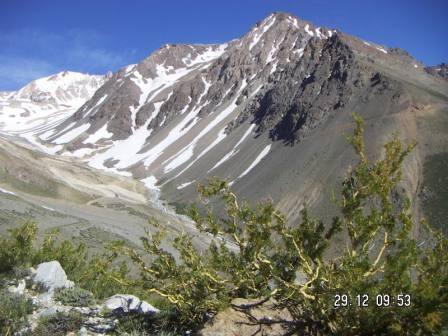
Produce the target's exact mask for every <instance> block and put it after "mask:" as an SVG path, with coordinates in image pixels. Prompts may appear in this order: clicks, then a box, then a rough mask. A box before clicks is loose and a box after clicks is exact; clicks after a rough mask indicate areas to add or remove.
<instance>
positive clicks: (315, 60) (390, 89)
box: [33, 13, 448, 221]
mask: <svg viewBox="0 0 448 336" xmlns="http://www.w3.org/2000/svg"><path fill="white" fill-rule="evenodd" d="M447 109H448V83H447V82H446V81H445V80H443V79H442V78H440V77H439V76H434V75H431V74H429V73H428V72H427V70H426V71H425V68H424V66H423V65H422V64H421V63H419V62H418V61H416V60H415V59H414V58H412V56H410V55H409V54H408V53H407V52H405V51H403V50H401V49H397V48H387V47H384V46H381V45H378V44H375V43H372V42H367V41H363V40H360V39H358V38H355V37H353V36H349V35H346V34H344V33H342V32H339V31H336V30H330V29H326V28H321V27H316V26H314V25H313V24H311V23H308V22H306V21H302V20H300V19H298V18H296V17H294V16H292V15H289V14H284V13H275V14H272V15H270V16H269V17H267V18H266V19H264V20H263V21H261V22H259V23H258V24H257V25H256V26H254V27H253V28H252V29H251V30H250V31H249V32H247V34H245V35H244V36H242V37H241V38H239V39H236V40H232V41H230V42H228V43H225V44H220V45H165V46H163V47H162V48H160V49H159V50H157V51H156V52H154V53H153V54H151V55H150V56H149V57H148V58H146V59H144V60H143V61H141V62H140V63H138V64H135V65H130V66H127V67H125V68H123V69H121V70H120V71H118V72H117V73H115V74H113V75H112V76H111V78H110V79H109V80H108V81H107V82H105V83H104V85H102V86H101V87H100V88H99V89H98V90H97V91H96V92H95V94H94V95H93V96H92V98H91V99H89V100H87V101H86V102H85V103H84V104H83V105H82V106H81V107H80V108H79V109H78V110H77V111H76V112H75V113H73V114H71V115H69V116H66V117H65V119H64V120H63V121H62V122H60V123H59V124H58V125H53V126H52V127H48V128H45V129H35V130H34V132H33V135H34V136H37V138H38V139H40V141H39V146H41V147H42V148H43V149H45V150H47V151H50V152H53V153H59V154H63V155H70V156H75V157H79V158H81V159H82V160H84V161H85V162H87V163H88V164H89V165H90V166H92V167H95V168H100V169H104V170H107V171H112V172H118V173H120V174H125V175H132V176H133V177H134V178H136V179H139V180H142V181H144V182H145V183H146V184H147V186H148V187H149V188H161V190H162V195H163V197H165V198H167V199H168V200H169V201H171V202H178V203H183V202H188V201H191V199H192V197H193V196H192V195H193V193H194V187H195V183H197V182H200V181H204V179H206V178H207V177H210V176H220V177H223V178H227V179H228V180H229V181H230V183H231V184H232V186H233V188H234V189H235V190H236V191H237V192H238V193H239V194H240V195H242V196H243V197H245V198H249V199H251V200H259V199H262V198H266V197H270V198H273V199H274V201H275V202H276V203H277V204H278V205H279V206H280V207H281V208H282V209H283V210H284V211H285V212H286V213H288V214H289V215H290V219H291V220H292V221H293V220H294V219H295V218H296V216H297V214H298V211H299V210H300V209H301V207H302V206H303V203H305V202H306V203H310V204H311V205H312V206H313V207H314V208H315V209H316V211H318V212H319V213H324V214H329V213H331V210H330V209H331V207H332V204H331V202H330V201H329V199H330V188H331V187H332V186H334V183H335V182H336V181H337V180H338V179H340V178H341V177H342V176H343V175H344V174H345V172H346V170H347V168H348V166H349V165H350V164H351V163H352V162H353V159H354V157H353V153H352V152H351V151H349V150H348V146H347V143H346V140H345V137H344V134H345V133H349V132H350V129H351V127H352V117H351V114H352V113H353V112H357V113H359V114H361V115H362V116H363V117H364V118H365V119H366V121H367V125H366V126H367V130H366V132H367V136H368V139H369V152H370V153H371V154H372V155H373V156H376V155H378V154H379V148H380V144H381V143H383V142H384V141H385V140H386V139H388V138H390V136H391V134H392V133H393V132H395V131H398V132H399V133H400V135H401V137H402V138H403V139H404V140H405V141H413V140H417V141H418V142H419V143H420V144H422V145H421V146H420V147H419V149H418V150H417V151H416V152H414V154H413V156H412V157H411V158H410V159H409V160H408V161H407V162H406V167H405V170H406V171H405V182H404V184H403V187H404V188H405V189H406V190H407V191H408V192H409V193H411V194H412V195H414V196H417V195H420V192H421V190H422V189H421V188H422V185H423V184H424V176H425V172H424V169H423V167H424V166H427V165H424V162H425V160H426V158H427V157H428V156H430V155H432V154H438V153H446V152H447V145H448V139H447V137H446V131H447V130H448V123H447V120H448V112H447ZM425 169H426V170H428V169H429V170H431V168H425ZM414 211H415V212H416V213H419V205H418V203H417V204H416V206H415V209H414Z"/></svg>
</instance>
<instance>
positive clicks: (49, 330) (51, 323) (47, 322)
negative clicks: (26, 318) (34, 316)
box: [33, 312, 84, 336]
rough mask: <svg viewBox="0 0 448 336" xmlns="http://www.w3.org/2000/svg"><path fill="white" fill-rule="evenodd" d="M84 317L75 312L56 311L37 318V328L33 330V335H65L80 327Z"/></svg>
mask: <svg viewBox="0 0 448 336" xmlns="http://www.w3.org/2000/svg"><path fill="white" fill-rule="evenodd" d="M83 321H84V317H83V316H82V315H81V314H79V313H76V312H70V313H68V314H63V313H56V314H54V315H51V316H46V317H43V318H41V319H40V320H39V324H38V326H37V328H36V329H35V330H34V331H33V335H35V336H48V335H51V336H65V335H67V333H69V332H72V331H78V330H79V329H80V328H81V327H82V323H83Z"/></svg>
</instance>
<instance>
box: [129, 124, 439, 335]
mask: <svg viewBox="0 0 448 336" xmlns="http://www.w3.org/2000/svg"><path fill="white" fill-rule="evenodd" d="M355 120H356V128H355V130H354V133H353V135H352V136H350V137H348V140H349V142H350V144H351V145H352V147H353V148H354V150H355V151H356V153H357V155H358V157H359V161H358V163H357V164H356V165H355V166H354V167H353V168H351V169H350V171H349V173H348V175H347V177H346V178H345V179H344V180H343V182H342V185H341V188H340V196H339V199H338V200H337V204H338V206H339V210H340V211H339V213H340V215H339V216H337V217H335V218H334V219H333V220H332V222H331V223H329V224H327V225H325V224H324V223H323V222H322V221H320V220H318V219H315V218H313V217H312V216H311V215H310V213H309V211H308V210H307V209H306V208H305V209H304V210H303V211H302V213H301V223H300V225H295V226H288V225H287V224H286V220H285V216H284V215H283V214H282V213H281V212H280V211H278V210H276V209H275V207H274V206H273V204H272V203H271V202H269V201H268V202H264V203H260V204H258V205H257V206H256V207H251V206H250V205H249V204H247V203H245V202H239V201H238V199H237V197H236V196H235V194H234V193H233V192H232V191H231V190H230V189H229V186H228V184H227V183H226V182H225V181H220V180H211V181H210V182H209V184H208V185H206V186H199V192H200V194H201V195H202V197H203V199H204V201H205V202H204V203H205V206H204V207H202V208H199V207H198V206H193V207H192V208H191V210H190V216H191V217H192V218H193V219H194V220H195V222H196V223H197V227H198V229H199V230H200V231H202V232H207V233H209V234H210V236H211V238H210V244H209V248H208V249H207V250H205V251H201V250H200V249H198V248H196V247H195V245H194V242H193V240H192V238H191V237H189V236H187V235H180V236H178V237H176V238H175V239H174V241H173V246H174V247H175V249H176V252H175V253H170V252H168V251H167V250H165V249H163V248H162V247H161V246H162V242H163V241H164V232H163V230H160V231H159V232H157V233H155V234H152V235H149V236H148V237H146V238H143V239H142V241H143V245H144V248H145V251H146V252H147V253H149V254H150V255H151V257H152V261H151V262H147V261H146V259H145V255H141V254H139V253H137V252H136V251H135V250H132V249H128V248H127V249H124V250H125V252H126V253H127V254H128V255H130V256H131V257H132V259H133V260H134V261H135V262H136V263H137V264H138V265H139V266H140V270H141V273H142V286H143V287H145V288H147V290H148V291H149V292H151V293H156V294H158V295H160V296H162V297H164V298H166V299H167V300H168V301H169V302H170V303H171V304H172V306H173V307H174V310H175V311H176V314H177V316H179V319H180V322H181V325H183V326H185V327H190V328H191V327H193V328H194V326H197V325H201V324H202V323H203V322H204V321H205V320H207V319H208V318H209V317H210V316H211V315H213V314H215V313H216V312H218V311H219V310H220V309H222V308H223V307H226V306H227V305H229V304H230V302H231V300H232V299H233V298H237V297H246V298H259V299H260V300H261V301H265V300H267V299H274V300H275V302H276V304H277V305H278V307H279V309H281V308H286V309H287V310H288V311H289V313H290V315H291V316H292V320H290V321H278V322H279V323H284V324H285V326H286V327H287V328H288V329H289V330H290V332H291V333H298V334H301V335H327V334H334V335H426V334H432V333H437V332H441V330H442V328H443V325H444V324H446V322H447V320H446V319H447V303H448V290H447V284H448V252H447V240H446V238H445V237H444V236H443V235H442V234H441V233H439V232H433V231H431V230H430V229H429V227H428V226H427V225H426V224H425V223H424V222H422V223H420V224H419V225H418V227H420V228H427V229H428V230H429V231H430V232H429V233H427V234H426V236H425V239H426V240H425V241H423V242H421V243H418V242H417V241H416V239H414V238H413V231H412V230H413V228H415V227H417V226H416V223H414V222H413V219H412V217H411V212H410V202H409V200H407V199H405V200H404V201H401V202H400V201H397V197H396V194H397V192H396V191H397V185H398V183H399V182H400V179H401V166H402V163H403V160H404V159H405V158H406V156H407V155H408V154H409V153H410V152H411V151H412V149H413V147H414V146H413V145H411V146H408V147H406V148H404V147H403V145H402V143H401V142H400V141H399V140H398V139H397V138H396V137H394V139H393V140H391V141H390V142H388V143H386V144H385V146H384V155H383V158H382V159H379V160H378V161H376V162H371V161H370V159H369V158H368V157H367V154H366V151H365V147H364V135H363V133H364V129H363V121H362V120H361V118H359V117H357V116H355ZM216 197H219V198H220V199H221V200H222V201H223V204H224V209H225V213H224V216H221V217H220V218H217V216H215V213H216V212H215V211H214V210H213V208H212V207H211V206H209V204H210V200H213V199H215V198H216ZM201 209H202V210H201ZM204 209H205V210H204ZM337 235H338V236H340V237H343V238H344V241H346V245H345V246H343V247H340V248H339V250H340V253H338V255H336V256H334V255H333V256H332V255H329V253H328V251H329V246H330V245H331V243H332V242H334V241H335V239H334V238H335V236H337ZM336 295H346V297H347V298H348V300H349V302H351V305H347V306H343V307H335V297H336ZM358 295H359V296H360V298H361V299H364V298H366V295H368V297H369V300H368V305H367V306H360V305H358ZM378 295H381V297H380V299H381V298H384V297H383V296H382V295H388V297H389V300H388V301H389V304H388V305H387V302H386V301H387V298H386V299H383V300H379V302H378V303H377V296H378ZM406 295H409V297H408V296H406ZM404 298H406V300H404ZM408 299H410V306H408V305H407V303H408V302H407V300H408ZM360 301H361V300H360ZM362 301H363V300H362ZM404 301H406V302H404Z"/></svg>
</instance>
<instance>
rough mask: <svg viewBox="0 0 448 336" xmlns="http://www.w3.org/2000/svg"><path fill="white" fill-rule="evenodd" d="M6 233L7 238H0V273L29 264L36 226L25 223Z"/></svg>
mask: <svg viewBox="0 0 448 336" xmlns="http://www.w3.org/2000/svg"><path fill="white" fill-rule="evenodd" d="M8 231H9V237H8V238H3V237H1V238H0V273H7V272H11V271H12V270H13V269H14V267H15V266H20V265H23V264H26V263H29V262H30V260H31V258H32V253H33V244H34V242H35V239H36V234H37V225H36V224H35V223H33V222H26V223H25V224H24V225H23V226H21V227H19V228H15V229H11V230H8Z"/></svg>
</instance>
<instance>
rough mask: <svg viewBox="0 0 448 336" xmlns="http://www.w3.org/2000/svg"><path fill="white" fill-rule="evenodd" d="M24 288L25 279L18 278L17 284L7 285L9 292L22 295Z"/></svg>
mask: <svg viewBox="0 0 448 336" xmlns="http://www.w3.org/2000/svg"><path fill="white" fill-rule="evenodd" d="M25 289H26V282H25V280H23V279H22V280H19V283H18V284H17V286H9V287H8V291H10V292H11V293H16V294H19V295H23V294H24V293H25Z"/></svg>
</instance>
